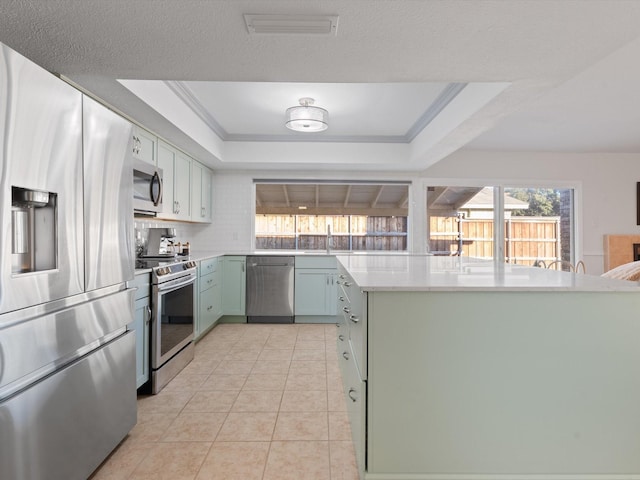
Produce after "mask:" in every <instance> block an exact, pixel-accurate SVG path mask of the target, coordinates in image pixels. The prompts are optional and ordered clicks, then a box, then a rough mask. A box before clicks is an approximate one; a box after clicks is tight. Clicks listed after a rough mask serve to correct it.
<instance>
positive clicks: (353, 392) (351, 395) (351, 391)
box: [348, 388, 358, 402]
mask: <svg viewBox="0 0 640 480" xmlns="http://www.w3.org/2000/svg"><path fill="white" fill-rule="evenodd" d="M357 393H358V392H357V390H356V389H355V388H350V389H349V394H348V395H349V398H350V399H351V401H352V402H357V401H358V397H357V396H356V394H357Z"/></svg>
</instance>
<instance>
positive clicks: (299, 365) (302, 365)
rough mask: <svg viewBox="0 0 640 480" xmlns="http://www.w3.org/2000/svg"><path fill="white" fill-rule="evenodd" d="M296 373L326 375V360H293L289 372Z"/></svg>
mask: <svg viewBox="0 0 640 480" xmlns="http://www.w3.org/2000/svg"><path fill="white" fill-rule="evenodd" d="M311 351H312V350H311ZM296 373H301V374H305V375H315V374H322V375H324V374H326V373H327V365H326V362H325V361H324V360H321V361H318V360H292V361H291V367H289V374H296Z"/></svg>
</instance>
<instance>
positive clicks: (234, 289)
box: [222, 255, 247, 320]
mask: <svg viewBox="0 0 640 480" xmlns="http://www.w3.org/2000/svg"><path fill="white" fill-rule="evenodd" d="M222 279H223V281H222V313H223V314H224V315H230V316H234V315H235V316H242V315H245V311H246V309H245V304H246V291H247V257H245V256H244V255H225V256H224V257H222ZM245 320H246V319H245Z"/></svg>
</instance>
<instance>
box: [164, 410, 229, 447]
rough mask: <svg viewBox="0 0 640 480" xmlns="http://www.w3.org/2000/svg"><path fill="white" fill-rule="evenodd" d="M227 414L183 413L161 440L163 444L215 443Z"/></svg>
mask: <svg viewBox="0 0 640 480" xmlns="http://www.w3.org/2000/svg"><path fill="white" fill-rule="evenodd" d="M226 418H227V414H226V413H184V412H183V413H181V414H180V415H178V416H177V417H176V419H175V420H174V421H173V423H171V426H169V428H168V429H167V430H166V431H165V432H164V435H163V436H162V438H161V439H160V441H162V442H213V441H214V440H215V439H216V435H218V432H219V431H220V427H221V426H222V424H223V423H224V421H225V419H226Z"/></svg>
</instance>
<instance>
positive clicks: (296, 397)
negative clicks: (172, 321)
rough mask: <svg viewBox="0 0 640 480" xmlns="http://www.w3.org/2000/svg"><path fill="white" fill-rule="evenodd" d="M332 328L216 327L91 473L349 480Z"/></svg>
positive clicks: (185, 479) (211, 479)
mask: <svg viewBox="0 0 640 480" xmlns="http://www.w3.org/2000/svg"><path fill="white" fill-rule="evenodd" d="M335 330H336V328H335V325H317V324H313V325H309V324H300V325H297V324H294V325H255V324H249V325H246V324H242V325H240V324H222V325H218V326H216V327H215V328H214V329H213V330H212V331H211V332H210V333H209V334H208V335H207V336H206V337H205V338H203V339H202V340H200V341H199V342H198V343H197V344H196V354H195V359H194V360H193V362H191V363H190V364H189V365H188V366H187V367H186V368H185V369H184V370H183V371H182V372H180V373H179V374H178V375H177V376H176V377H175V378H174V379H173V380H172V381H171V382H170V383H169V384H168V385H167V386H166V387H165V388H164V389H163V390H162V391H161V392H160V393H159V394H158V395H153V396H145V397H139V398H138V424H137V425H136V426H135V427H134V429H133V430H132V431H131V433H130V434H129V435H128V436H127V438H126V439H125V440H124V441H123V442H122V443H121V444H120V446H119V447H118V448H117V449H116V450H115V451H114V452H113V453H112V454H111V456H110V457H109V458H108V459H107V460H106V461H105V462H104V463H103V464H102V466H101V467H100V468H99V469H98V470H97V471H96V472H95V473H94V475H93V476H92V480H103V479H110V480H120V479H136V480H139V479H140V480H141V479H154V480H162V479H166V480H193V479H196V480H223V479H224V480H236V479H237V480H254V479H255V480H288V479H295V480H357V479H358V473H357V468H356V462H355V456H354V451H353V446H352V443H351V440H350V439H351V432H350V428H349V421H348V418H347V413H346V409H345V403H344V398H343V396H342V395H343V394H342V379H341V376H340V369H339V366H338V361H337V356H336V347H335V346H336V337H335V336H336V332H335Z"/></svg>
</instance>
